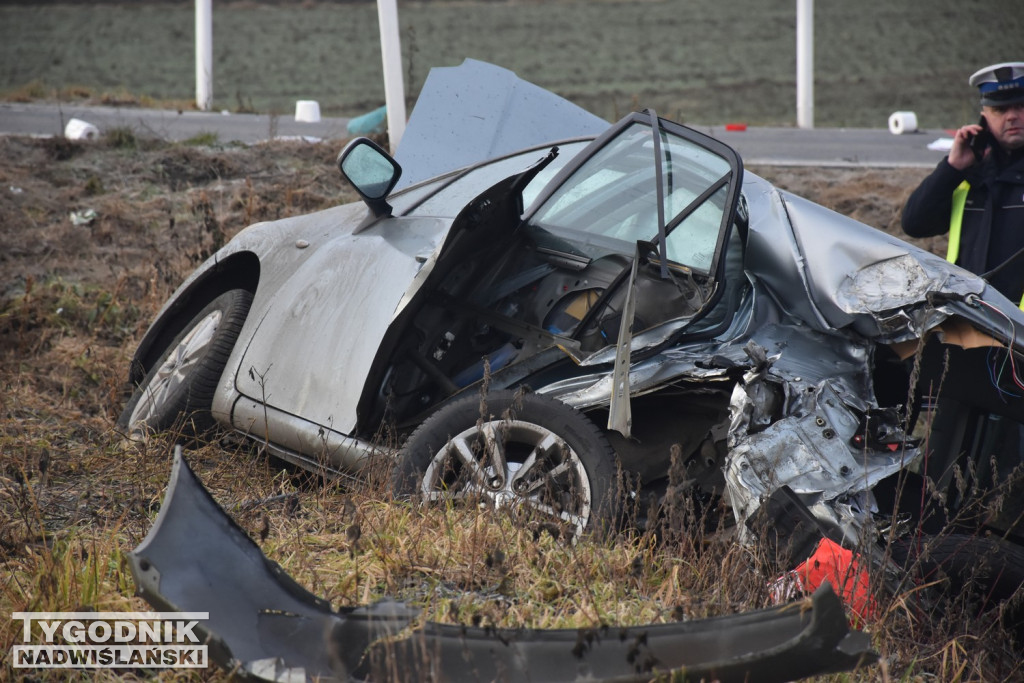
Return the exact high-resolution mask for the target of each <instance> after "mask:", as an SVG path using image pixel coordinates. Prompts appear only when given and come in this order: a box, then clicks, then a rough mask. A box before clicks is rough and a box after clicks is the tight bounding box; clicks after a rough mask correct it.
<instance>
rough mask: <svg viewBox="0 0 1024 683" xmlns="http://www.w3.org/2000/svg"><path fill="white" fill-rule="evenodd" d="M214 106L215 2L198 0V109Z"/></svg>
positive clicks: (204, 109) (207, 109)
mask: <svg viewBox="0 0 1024 683" xmlns="http://www.w3.org/2000/svg"><path fill="white" fill-rule="evenodd" d="M212 106H213V0H196V107H197V108H198V109H201V110H202V111H209V110H210V107H212Z"/></svg>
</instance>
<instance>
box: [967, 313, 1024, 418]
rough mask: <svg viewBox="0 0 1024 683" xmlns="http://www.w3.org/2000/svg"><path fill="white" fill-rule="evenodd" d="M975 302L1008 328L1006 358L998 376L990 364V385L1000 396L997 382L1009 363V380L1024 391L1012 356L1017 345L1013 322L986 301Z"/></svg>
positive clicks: (1015, 360)
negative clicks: (996, 315)
mask: <svg viewBox="0 0 1024 683" xmlns="http://www.w3.org/2000/svg"><path fill="white" fill-rule="evenodd" d="M977 302H978V303H979V304H981V305H982V306H984V307H985V308H987V309H989V310H990V311H993V312H995V313H997V314H998V315H999V316H1000V317H1002V318H1003V320H1005V321H1006V324H1007V327H1008V328H1009V332H1008V333H1007V336H1008V337H1009V338H1010V343H1009V345H1008V347H1007V349H1006V357H1005V358H1004V359H1003V363H1002V366H1001V367H1000V369H999V373H998V375H996V374H995V364H992V365H991V366H990V367H989V376H990V379H991V380H992V383H993V384H994V385H995V387H996V389H997V390H998V391H999V392H1000V393H1001V394H1002V393H1003V389H1001V388H1000V387H999V380H1000V379H1002V377H1003V372H1004V370H1005V368H1006V364H1007V362H1009V364H1010V378H1011V379H1012V380H1013V383H1014V384H1015V385H1017V387H1018V388H1019V389H1021V390H1024V381H1022V380H1021V378H1020V375H1019V374H1018V373H1017V359H1016V357H1015V356H1014V353H1013V347H1014V346H1016V344H1017V328H1016V326H1014V324H1013V321H1012V320H1010V317H1009V316H1008V315H1006V314H1005V313H1003V312H1002V311H1001V310H999V309H998V308H996V307H995V306H993V305H992V304H990V303H988V302H987V301H984V300H982V299H980V298H979V299H977ZM991 353H992V352H991V351H990V352H989V354H990V357H991ZM1006 393H1007V395H1009V396H1013V397H1014V398H1019V397H1017V396H1015V395H1014V394H1010V393H1009V392H1006Z"/></svg>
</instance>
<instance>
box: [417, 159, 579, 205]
mask: <svg viewBox="0 0 1024 683" xmlns="http://www.w3.org/2000/svg"><path fill="white" fill-rule="evenodd" d="M588 143H589V141H580V142H571V143H567V144H564V145H559V146H558V156H557V157H556V158H555V159H554V161H552V162H551V163H550V164H548V166H547V167H546V168H544V169H543V170H542V171H541V172H540V173H538V174H537V176H536V177H535V178H534V179H533V180H531V181H530V184H529V185H527V187H526V189H525V190H524V191H523V206H529V205H530V204H531V203H532V202H533V200H534V199H536V197H537V195H538V193H539V192H540V190H541V189H542V188H543V187H544V185H546V184H547V183H548V181H549V180H550V179H551V178H552V177H553V176H554V174H555V173H556V172H557V171H559V170H560V169H561V168H562V167H563V166H564V165H565V164H566V163H568V162H569V160H571V159H572V157H573V156H575V155H576V153H577V152H579V151H580V150H581V149H583V148H584V147H586V146H587V144H588ZM547 152H548V150H547V149H545V148H541V149H533V150H530V151H528V152H521V153H519V154H515V155H513V156H510V157H505V158H503V159H498V160H497V161H492V162H490V163H485V164H483V165H481V166H477V167H476V168H472V169H470V170H468V171H466V172H465V173H464V174H462V175H461V176H460V177H459V178H457V179H456V180H454V181H452V182H451V183H450V184H448V185H447V186H445V187H443V188H442V189H440V190H439V191H438V192H437V193H436V194H435V195H434V196H432V197H430V198H429V199H427V200H426V201H424V202H423V203H422V204H420V205H419V206H417V207H416V208H414V209H412V210H411V211H410V212H409V213H410V214H411V215H416V216H447V217H455V216H456V215H458V213H459V211H461V210H462V207H464V206H465V205H466V204H468V203H469V202H470V201H472V200H473V199H475V198H476V197H477V195H479V194H480V193H482V192H483V191H484V190H486V189H488V188H489V187H491V186H492V185H494V184H495V183H498V182H500V181H502V180H504V179H505V178H508V177H510V176H513V175H516V174H517V173H521V172H523V171H525V170H526V169H527V168H529V167H530V166H532V165H533V164H535V163H537V162H538V161H540V160H541V159H543V158H544V156H545V155H546V154H547Z"/></svg>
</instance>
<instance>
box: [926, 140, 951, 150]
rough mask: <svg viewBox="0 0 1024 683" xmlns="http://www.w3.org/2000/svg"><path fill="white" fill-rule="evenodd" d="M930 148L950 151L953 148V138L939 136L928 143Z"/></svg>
mask: <svg viewBox="0 0 1024 683" xmlns="http://www.w3.org/2000/svg"><path fill="white" fill-rule="evenodd" d="M928 149H933V150H935V151H936V152H948V151H949V150H951V149H953V138H937V139H936V140H934V141H932V142H929V143H928Z"/></svg>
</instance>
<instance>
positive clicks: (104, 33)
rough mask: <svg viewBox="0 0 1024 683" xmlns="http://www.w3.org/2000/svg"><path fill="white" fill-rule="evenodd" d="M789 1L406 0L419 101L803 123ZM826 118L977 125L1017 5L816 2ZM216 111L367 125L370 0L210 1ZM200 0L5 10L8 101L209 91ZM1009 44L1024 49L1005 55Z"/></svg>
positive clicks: (1005, 1) (374, 50) (185, 97)
mask: <svg viewBox="0 0 1024 683" xmlns="http://www.w3.org/2000/svg"><path fill="white" fill-rule="evenodd" d="M795 14H796V8H795V3H794V2H793V1H792V0H730V2H720V1H719V0H686V1H685V2H683V1H682V0H547V1H544V2H541V1H538V0H506V1H503V2H502V1H478V2H473V1H464V0H421V1H420V2H400V3H399V29H400V37H401V43H402V55H403V74H404V79H405V82H406V86H407V93H408V94H409V96H410V101H412V100H414V98H415V96H416V94H418V92H419V90H420V87H421V86H422V84H423V80H424V79H425V78H426V75H427V72H428V71H429V69H430V68H431V67H434V66H454V65H457V64H459V63H461V62H462V60H463V59H465V58H466V57H472V58H474V59H480V60H484V61H488V62H492V63H494V64H498V65H499V66H503V67H506V68H508V69H512V70H513V71H515V72H516V73H518V75H519V76H520V77H522V78H525V79H527V80H528V81H530V82H533V83H536V84H538V85H540V86H542V87H544V88H547V89H549V90H552V91H554V92H556V93H558V94H560V95H562V96H564V97H567V98H569V99H571V100H573V101H575V102H577V103H578V104H580V105H582V106H583V107H585V108H587V109H588V110H590V111H592V112H594V113H595V114H598V115H599V116H602V117H604V118H606V119H608V120H615V119H617V118H619V117H620V116H621V115H623V114H625V113H627V112H629V111H632V110H633V109H635V108H643V107H653V108H654V109H656V110H657V111H658V112H659V113H660V114H662V115H663V116H666V117H668V118H671V119H675V120H679V121H682V122H684V123H686V122H692V123H699V124H720V123H725V122H729V121H743V122H746V123H748V124H751V125H793V124H794V123H795V120H796V104H795V101H796V85H795V71H796V47H795V45H796V17H795ZM814 18H815V21H814V26H815V54H814V66H815V74H816V83H815V94H816V98H815V100H816V102H815V119H816V122H817V124H818V125H819V126H845V127H867V128H884V127H885V125H886V122H887V120H888V116H889V114H891V113H892V112H893V111H899V110H911V111H914V112H916V113H917V114H918V120H919V122H920V125H921V127H923V128H932V129H935V128H950V127H954V126H957V125H959V124H962V123H966V122H969V121H973V120H975V119H976V118H977V109H978V108H977V98H976V95H975V94H974V93H972V92H971V88H969V87H968V85H967V77H968V75H969V74H970V73H972V72H973V71H974V70H976V69H978V68H981V67H982V66H985V65H987V64H993V63H996V62H1002V61H1007V60H1010V59H1015V58H1018V57H1019V55H1017V57H1015V56H1014V55H1013V54H1011V52H1012V48H1013V47H1014V46H1019V45H1020V36H1021V35H1024V12H1021V11H1020V7H1019V3H1018V2H1017V0H989V1H988V2H985V3H977V2H963V1H962V0H929V1H928V2H926V3H911V2H891V1H888V0H858V2H840V1H838V0H819V2H817V3H816V4H815V17H814ZM213 27H214V28H213V30H214V72H213V80H214V98H215V102H214V106H215V108H216V109H218V110H219V109H229V110H247V109H255V110H257V111H263V112H267V111H276V112H277V113H281V114H285V113H290V112H292V111H294V107H295V101H296V100H299V99H316V100H318V101H320V103H321V107H322V109H323V110H324V112H325V113H329V114H341V115H346V116H351V115H358V114H361V113H364V112H366V111H369V110H372V109H375V108H377V107H378V106H380V105H382V104H383V103H384V86H383V83H382V75H381V74H382V67H381V56H380V48H379V44H378V28H377V12H376V8H375V3H373V2H322V1H320V2H318V1H317V0H305V1H303V2H299V1H298V0H281V1H279V2H255V1H252V0H244V1H235V2H215V3H213ZM193 35H194V4H193V3H191V2H148V1H146V0H135V1H134V2H123V3H116V4H113V3H112V4H103V3H94V2H88V3H86V2H81V3H71V4H59V3H50V2H46V3H31V2H23V3H20V4H10V3H4V4H3V6H0V96H2V95H3V93H7V97H15V98H32V99H40V98H46V99H52V98H54V97H56V96H58V93H59V97H60V98H61V99H63V100H65V101H69V100H81V99H91V100H96V101H107V102H123V101H128V102H142V103H143V104H154V103H159V102H160V101H166V100H178V101H179V102H180V106H185V107H187V106H190V102H191V101H192V100H193V98H194V96H195V62H194V59H195V56H194V55H195V51H194V47H193V44H194V43H193V41H194V37H193ZM1007 50H1010V52H1008V51H1007Z"/></svg>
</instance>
